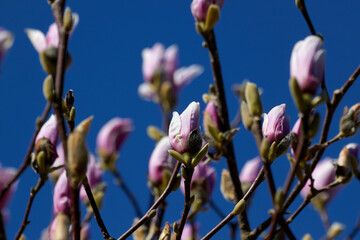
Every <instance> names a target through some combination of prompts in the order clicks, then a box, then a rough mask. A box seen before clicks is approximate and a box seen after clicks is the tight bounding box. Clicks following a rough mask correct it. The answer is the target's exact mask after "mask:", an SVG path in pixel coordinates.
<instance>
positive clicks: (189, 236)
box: [181, 224, 199, 240]
mask: <svg viewBox="0 0 360 240" xmlns="http://www.w3.org/2000/svg"><path fill="white" fill-rule="evenodd" d="M198 232H199V225H198V224H194V225H191V224H185V226H184V230H183V232H182V235H181V240H196V239H198V238H199V237H198Z"/></svg>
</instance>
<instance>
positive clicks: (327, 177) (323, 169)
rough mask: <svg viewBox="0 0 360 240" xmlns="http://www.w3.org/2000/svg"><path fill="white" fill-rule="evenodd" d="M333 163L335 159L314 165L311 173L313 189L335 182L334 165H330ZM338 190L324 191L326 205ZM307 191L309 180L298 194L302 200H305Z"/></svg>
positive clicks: (337, 188) (324, 160)
mask: <svg viewBox="0 0 360 240" xmlns="http://www.w3.org/2000/svg"><path fill="white" fill-rule="evenodd" d="M333 161H336V159H331V158H325V159H323V160H322V161H320V162H319V163H318V164H317V165H316V167H315V169H314V171H313V173H312V177H313V178H314V187H315V189H321V188H323V187H326V186H327V185H329V184H330V183H332V182H334V181H335V168H334V165H333V164H332V162H333ZM338 190H339V187H334V188H331V189H329V190H326V191H325V193H327V194H328V198H327V201H326V203H327V202H329V200H331V198H332V197H334V195H335V194H336V192H337V191H338ZM309 191H310V179H309V180H308V181H307V182H306V184H305V186H304V188H303V189H302V190H301V192H300V194H301V196H302V197H303V198H306V196H307V194H308V192H309Z"/></svg>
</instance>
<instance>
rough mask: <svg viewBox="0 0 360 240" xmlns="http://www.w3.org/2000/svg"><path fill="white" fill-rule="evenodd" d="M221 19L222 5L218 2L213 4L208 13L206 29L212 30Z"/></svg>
mask: <svg viewBox="0 0 360 240" xmlns="http://www.w3.org/2000/svg"><path fill="white" fill-rule="evenodd" d="M219 19H220V7H219V6H218V5H216V4H211V5H210V7H209V9H208V11H207V15H206V22H205V28H204V30H205V31H207V32H208V31H210V30H212V29H213V28H214V26H215V24H216V23H217V22H218V21H219Z"/></svg>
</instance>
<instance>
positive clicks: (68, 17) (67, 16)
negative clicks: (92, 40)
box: [64, 7, 73, 33]
mask: <svg viewBox="0 0 360 240" xmlns="http://www.w3.org/2000/svg"><path fill="white" fill-rule="evenodd" d="M72 27H73V17H72V13H71V9H70V8H69V7H66V9H65V13H64V29H65V31H66V32H68V33H69V32H71V30H72Z"/></svg>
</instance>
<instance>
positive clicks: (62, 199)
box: [53, 171, 71, 216]
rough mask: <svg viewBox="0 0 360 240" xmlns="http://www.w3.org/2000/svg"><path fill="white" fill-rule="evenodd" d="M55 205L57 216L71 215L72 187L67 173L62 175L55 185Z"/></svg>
mask: <svg viewBox="0 0 360 240" xmlns="http://www.w3.org/2000/svg"><path fill="white" fill-rule="evenodd" d="M53 204H54V215H55V216H56V215H57V214H58V213H59V212H62V213H64V214H66V215H70V209H71V208H70V205H71V201H70V185H69V182H68V179H67V177H66V172H65V171H64V172H63V173H62V174H61V175H60V177H59V179H58V181H57V182H56V184H55V189H54V195H53Z"/></svg>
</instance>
